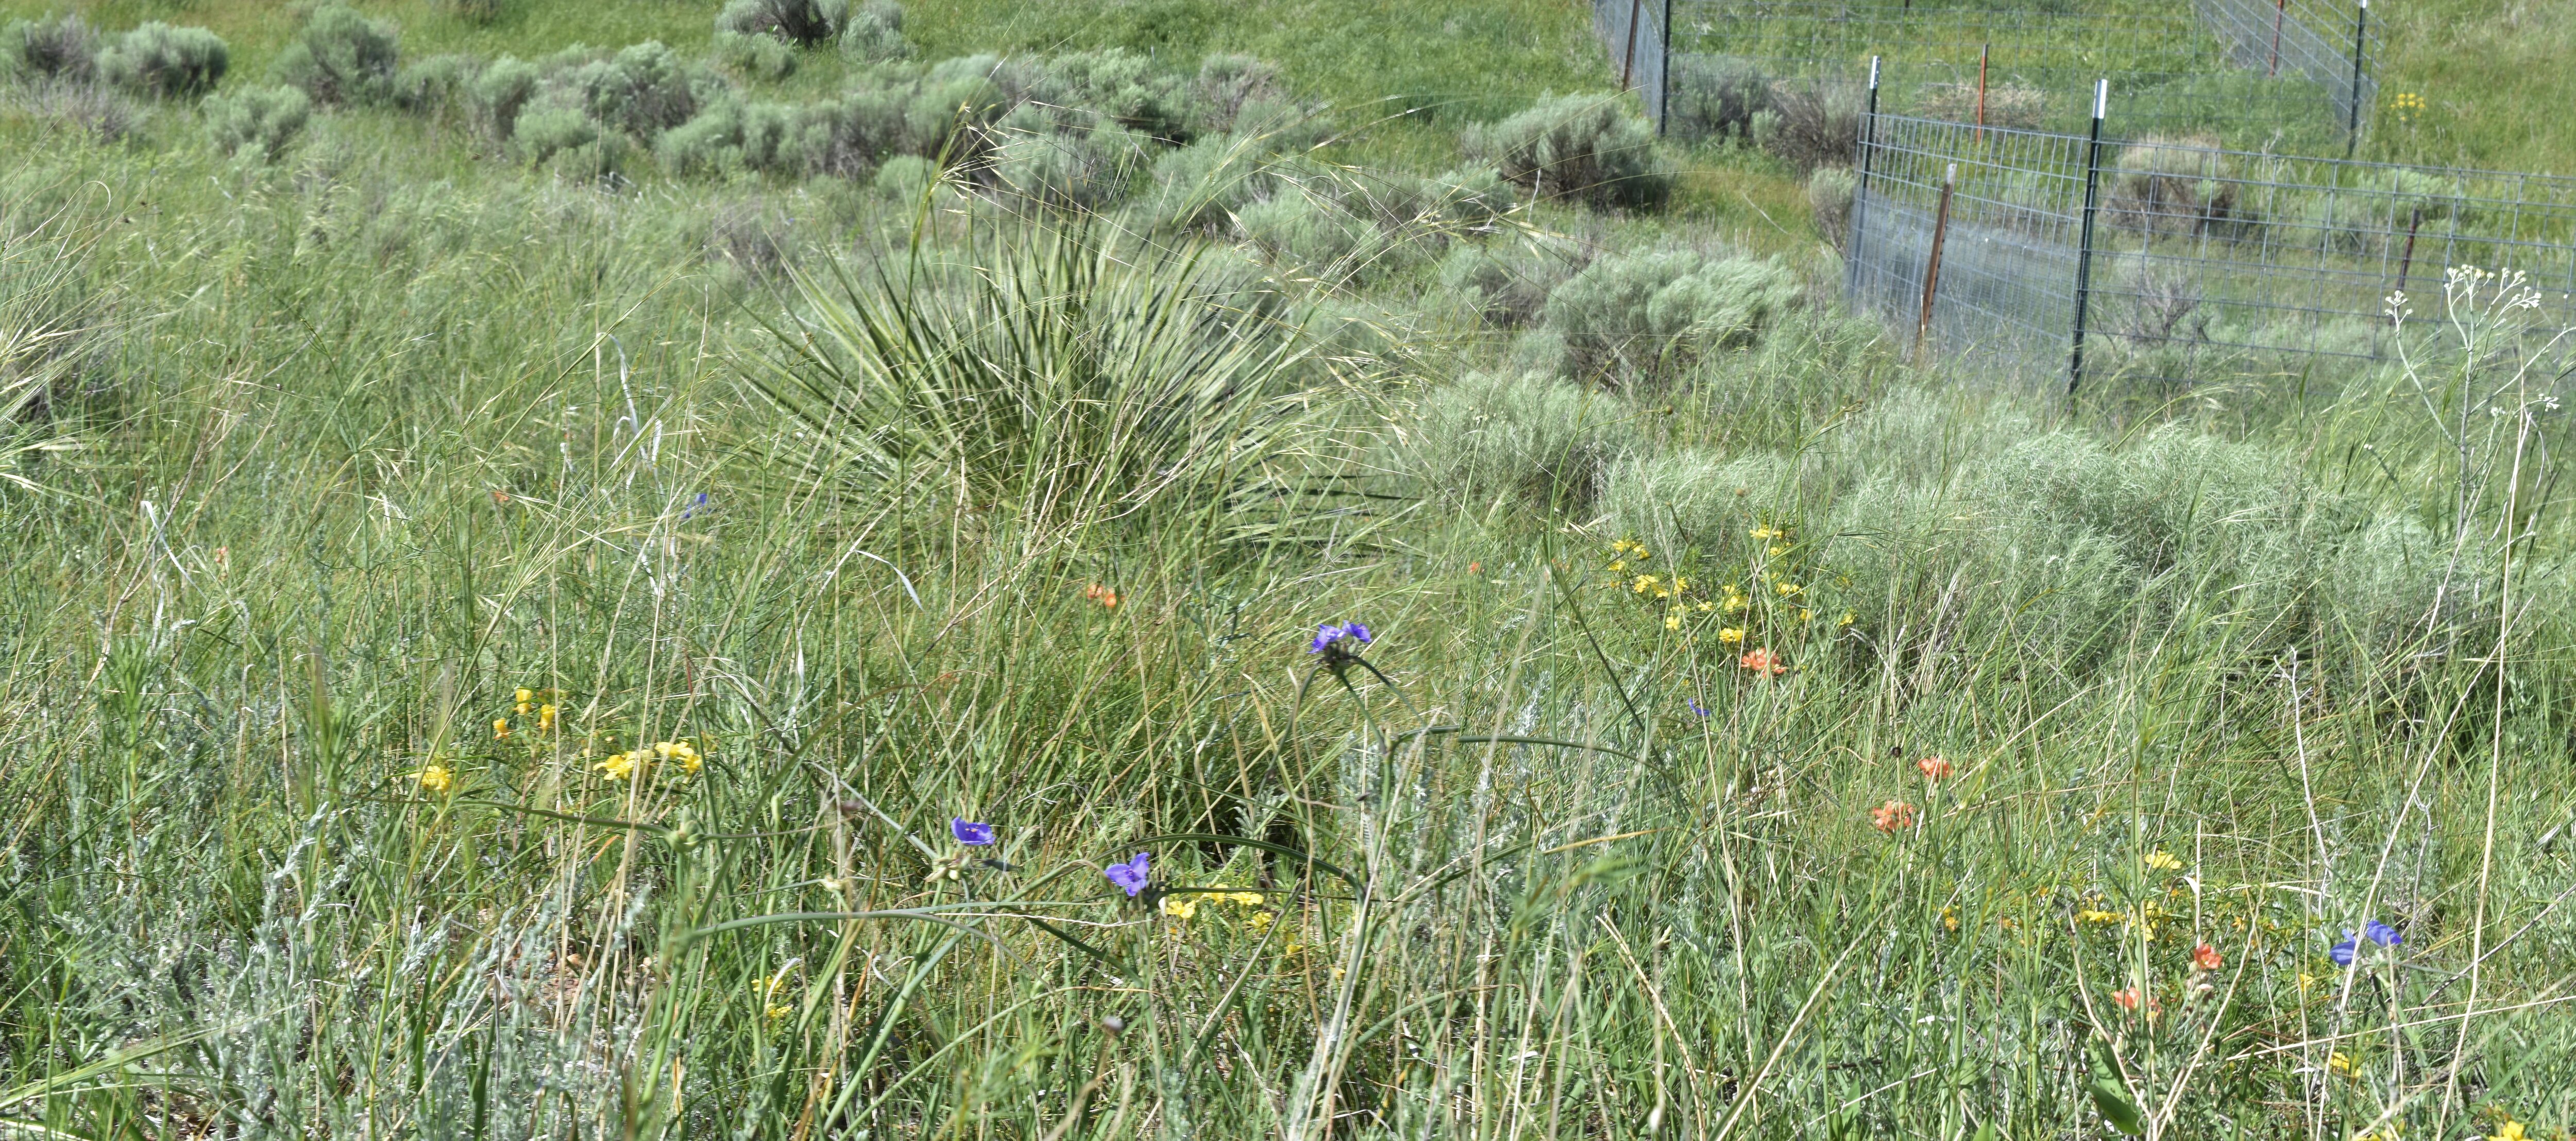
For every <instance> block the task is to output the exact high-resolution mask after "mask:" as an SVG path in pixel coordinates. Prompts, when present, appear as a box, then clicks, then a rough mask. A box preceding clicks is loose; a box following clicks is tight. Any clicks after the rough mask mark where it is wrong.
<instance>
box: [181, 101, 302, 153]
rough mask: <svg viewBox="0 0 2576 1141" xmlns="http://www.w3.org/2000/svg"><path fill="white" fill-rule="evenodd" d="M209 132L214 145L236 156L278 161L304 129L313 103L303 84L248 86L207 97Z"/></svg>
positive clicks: (207, 127)
mask: <svg viewBox="0 0 2576 1141" xmlns="http://www.w3.org/2000/svg"><path fill="white" fill-rule="evenodd" d="M203 110H204V114H205V119H206V133H207V135H208V136H209V137H211V138H212V139H213V140H214V143H215V149H217V150H220V151H222V152H224V153H225V154H228V155H232V156H234V157H236V158H243V159H250V160H253V161H258V162H271V161H275V160H276V158H277V156H279V155H281V154H284V153H286V146H287V144H288V143H291V142H293V141H295V136H296V134H297V133H299V132H301V131H303V130H304V124H305V121H306V120H307V119H309V118H311V117H312V114H313V103H312V100H311V99H310V98H308V97H307V96H306V95H305V94H304V92H303V90H302V89H301V88H295V87H286V86H283V85H280V86H274V87H246V88H243V89H241V90H239V91H233V92H228V93H224V94H219V95H210V96H207V97H206V102H205V104H204V108H203Z"/></svg>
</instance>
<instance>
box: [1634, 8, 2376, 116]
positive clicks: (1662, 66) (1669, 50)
mask: <svg viewBox="0 0 2576 1141" xmlns="http://www.w3.org/2000/svg"><path fill="white" fill-rule="evenodd" d="M2365 2H2367V0H2365ZM1659 30H1660V31H1662V32H1663V34H1664V35H1663V39H1664V42H1663V44H1662V45H1661V46H1662V51H1663V56H1662V59H1663V62H1661V63H1658V64H1656V65H1655V134H1656V135H1657V136H1659V137H1660V136H1661V135H1663V134H1664V125H1665V124H1667V123H1670V122H1672V121H1673V0H1664V21H1663V24H1662V25H1661V27H1660V29H1659Z"/></svg>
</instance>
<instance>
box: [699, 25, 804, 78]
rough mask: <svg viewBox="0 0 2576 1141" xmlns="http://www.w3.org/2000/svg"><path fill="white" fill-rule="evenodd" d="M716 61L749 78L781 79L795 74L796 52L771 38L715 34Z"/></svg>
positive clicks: (741, 34)
mask: <svg viewBox="0 0 2576 1141" xmlns="http://www.w3.org/2000/svg"><path fill="white" fill-rule="evenodd" d="M711 50H712V51H713V53H714V55H715V58H716V62H717V63H719V64H722V65H724V66H725V67H729V68H732V69H733V70H735V71H737V72H740V73H741V74H743V75H744V76H746V77H748V78H752V79H771V80H775V79H785V78H787V77H788V76H790V75H794V74H795V73H796V49H795V48H794V47H792V46H789V45H788V44H787V43H786V42H784V41H782V40H779V39H777V38H776V37H772V36H760V35H744V34H743V33H741V32H723V31H720V32H717V33H716V38H715V43H714V44H713V45H712V48H711Z"/></svg>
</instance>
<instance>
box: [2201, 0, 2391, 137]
mask: <svg viewBox="0 0 2576 1141" xmlns="http://www.w3.org/2000/svg"><path fill="white" fill-rule="evenodd" d="M2193 7H2194V9H2195V10H2197V11H2198V12H2199V13H2200V18H2201V22H2202V23H2203V24H2205V25H2206V26H2207V27H2208V28H2209V30H2210V31H2211V32H2213V33H2215V34H2216V35H2217V37H2218V39H2219V40H2220V41H2221V42H2222V43H2224V44H2226V46H2227V54H2228V57H2229V58H2230V59H2232V60H2234V61H2235V63H2236V65H2237V66H2238V67H2241V68H2244V69H2246V70H2248V71H2260V72H2262V73H2263V74H2265V75H2267V76H2279V75H2283V74H2297V75H2303V76H2306V77H2307V78H2308V79H2309V80H2310V81H2311V82H2313V83H2315V84H2316V85H2317V86H2318V87H2319V88H2321V89H2323V90H2324V92H2325V95H2326V100H2327V102H2328V104H2329V105H2330V106H2331V107H2332V108H2333V110H2334V111H2335V112H2336V113H2337V114H2338V115H2339V116H2340V117H2341V118H2342V119H2343V121H2344V122H2346V123H2347V124H2350V125H2351V127H2352V129H2355V130H2357V129H2358V128H2359V126H2360V124H2361V123H2362V122H2364V121H2365V120H2367V119H2368V118H2369V117H2370V112H2371V109H2372V107H2373V106H2375V105H2376V104H2377V102H2378V98H2379V83H2378V81H2377V80H2374V79H2372V78H2371V77H2370V73H2369V69H2368V64H2369V61H2370V60H2372V59H2376V58H2378V56H2379V35H2378V32H2377V31H2376V30H2375V29H2373V28H2372V27H2371V26H2370V5H2369V3H2368V0H2338V2H2336V3H2329V2H2328V0H2271V2H2269V3H2266V2H2265V0H2193Z"/></svg>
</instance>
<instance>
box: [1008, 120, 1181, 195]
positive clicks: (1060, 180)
mask: <svg viewBox="0 0 2576 1141" xmlns="http://www.w3.org/2000/svg"><path fill="white" fill-rule="evenodd" d="M1004 122H1005V124H1006V125H1007V124H1008V122H1009V120H1008V119H1005V120H1004ZM1150 142H1151V140H1149V139H1147V138H1146V137H1145V136H1143V135H1140V134H1138V133H1136V132H1134V131H1131V130H1128V129H1126V128H1125V127H1121V126H1118V125H1117V124H1115V123H1110V122H1105V121H1104V122H1101V123H1099V124H1097V125H1095V126H1093V127H1092V128H1091V129H1089V130H1084V131H1020V132H1014V133H1012V134H1011V135H1010V136H1009V138H1008V141H1006V142H1004V143H1003V144H1002V145H1001V146H1000V147H998V148H996V149H995V150H994V152H993V155H992V159H991V172H992V176H993V179H994V180H995V182H996V184H997V185H998V186H999V187H1000V188H1001V189H1003V190H1006V191H1008V192H1010V193H1012V194H1014V195H1017V196H1019V197H1021V198H1023V199H1026V200H1028V201H1030V202H1032V203H1036V204H1039V205H1043V206H1052V207H1060V208H1082V209H1095V208H1098V207H1101V206H1105V205H1108V204H1109V203H1112V202H1115V201H1117V200H1119V199H1120V198H1123V197H1125V196H1126V193H1127V190H1128V188H1129V186H1130V185H1132V184H1133V183H1134V181H1135V175H1136V172H1137V171H1139V170H1141V169H1143V168H1144V165H1145V152H1146V148H1147V146H1148V145H1149V144H1150Z"/></svg>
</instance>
